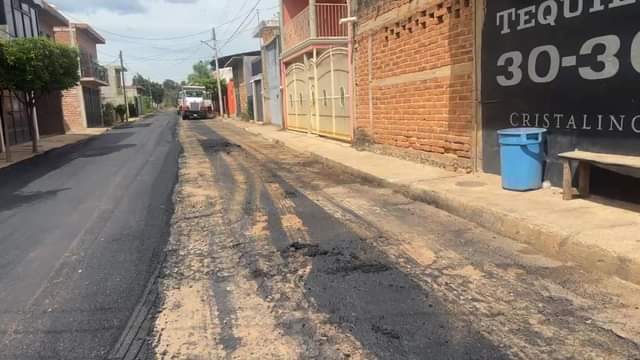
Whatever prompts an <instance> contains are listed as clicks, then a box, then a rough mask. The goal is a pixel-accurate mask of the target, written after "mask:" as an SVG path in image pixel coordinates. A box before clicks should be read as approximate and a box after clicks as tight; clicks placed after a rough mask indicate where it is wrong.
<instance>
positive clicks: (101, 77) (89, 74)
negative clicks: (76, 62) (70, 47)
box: [80, 56, 109, 84]
mask: <svg viewBox="0 0 640 360" xmlns="http://www.w3.org/2000/svg"><path fill="white" fill-rule="evenodd" d="M80 77H81V78H83V79H86V78H90V79H95V80H97V81H99V82H102V83H105V84H108V83H109V73H108V71H107V68H105V67H104V66H102V65H100V64H98V63H97V62H96V61H95V60H94V59H92V58H91V57H88V56H81V57H80Z"/></svg>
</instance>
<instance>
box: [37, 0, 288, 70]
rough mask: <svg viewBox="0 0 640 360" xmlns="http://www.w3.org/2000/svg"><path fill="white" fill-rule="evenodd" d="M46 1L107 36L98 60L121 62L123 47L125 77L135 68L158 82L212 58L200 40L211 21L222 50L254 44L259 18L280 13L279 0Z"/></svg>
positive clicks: (205, 37) (239, 49)
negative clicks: (120, 54) (119, 54)
mask: <svg viewBox="0 0 640 360" xmlns="http://www.w3.org/2000/svg"><path fill="white" fill-rule="evenodd" d="M49 2H50V3H51V4H53V5H55V6H56V7H57V8H58V9H59V10H61V11H62V12H63V13H64V14H65V15H66V16H67V17H68V18H69V19H70V20H71V21H74V22H77V21H83V22H87V23H89V24H90V25H91V26H92V27H93V28H94V29H95V30H96V31H97V32H98V33H100V34H101V35H102V36H103V37H104V38H105V39H106V40H107V43H106V44H105V45H98V58H99V61H100V63H102V64H105V65H106V64H111V63H116V62H119V59H118V58H117V56H118V53H119V51H120V50H122V51H123V54H124V60H125V67H126V68H127V70H128V74H127V76H128V82H129V81H130V79H131V77H132V76H133V75H134V74H136V73H140V74H142V75H143V76H144V77H146V78H150V79H152V80H154V81H157V82H162V81H164V80H165V79H172V80H175V81H181V80H184V79H186V77H187V75H188V74H189V73H190V72H191V67H192V65H193V64H194V63H196V62H198V61H199V60H207V61H211V60H212V59H213V50H211V49H210V48H208V47H207V46H205V45H204V44H202V43H201V41H206V40H210V39H211V38H212V35H211V28H212V27H214V26H215V27H216V33H217V38H218V44H219V46H221V55H222V56H225V55H230V54H235V53H238V52H243V51H249V50H257V49H259V47H260V45H259V41H258V39H255V38H253V34H254V30H255V29H256V27H257V25H258V19H260V20H265V19H272V18H274V19H276V18H277V14H278V6H277V5H278V0H50V1H49ZM254 7H255V9H256V10H254V11H251V10H252V9H253V8H254ZM243 21H244V23H243ZM234 34H235V35H234ZM232 35H233V36H232Z"/></svg>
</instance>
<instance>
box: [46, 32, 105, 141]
mask: <svg viewBox="0 0 640 360" xmlns="http://www.w3.org/2000/svg"><path fill="white" fill-rule="evenodd" d="M54 32H55V40H56V42H59V43H62V44H67V45H70V46H74V47H76V48H78V50H79V51H80V69H78V71H79V72H80V83H79V84H78V85H77V86H76V87H74V88H72V89H69V90H66V91H64V92H63V98H62V108H63V111H64V121H65V128H66V129H67V130H81V129H84V128H87V127H100V126H102V124H103V123H102V101H101V96H100V88H101V87H103V86H107V85H109V79H108V74H107V69H106V68H105V67H103V66H101V65H100V64H98V54H97V45H98V44H104V43H105V39H104V38H103V37H102V36H101V35H100V34H98V32H96V31H95V30H94V29H93V28H92V27H91V26H90V25H89V24H86V23H71V24H69V26H66V27H56V28H54Z"/></svg>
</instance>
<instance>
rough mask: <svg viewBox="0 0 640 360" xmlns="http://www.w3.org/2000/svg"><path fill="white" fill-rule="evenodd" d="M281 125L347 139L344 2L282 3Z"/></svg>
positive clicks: (297, 0)
mask: <svg viewBox="0 0 640 360" xmlns="http://www.w3.org/2000/svg"><path fill="white" fill-rule="evenodd" d="M280 5H281V12H280V14H281V19H280V22H281V28H282V54H281V61H282V74H283V79H282V81H283V84H282V86H283V88H284V99H283V103H284V105H285V109H286V111H285V120H286V121H285V127H286V128H287V129H290V130H296V131H303V132H308V133H312V134H318V135H323V136H327V137H331V138H336V139H341V140H347V141H350V140H351V139H352V137H353V130H352V125H351V118H350V113H351V112H350V97H351V96H350V91H349V89H350V88H351V86H350V83H351V81H350V72H349V69H350V66H349V49H348V25H346V24H340V19H343V18H347V17H348V16H349V5H348V4H347V1H346V0H317V1H316V0H282V1H281V3H280Z"/></svg>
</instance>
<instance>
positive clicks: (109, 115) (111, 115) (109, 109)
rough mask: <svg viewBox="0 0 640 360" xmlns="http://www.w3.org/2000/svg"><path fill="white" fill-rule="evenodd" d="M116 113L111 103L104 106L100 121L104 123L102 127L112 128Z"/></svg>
mask: <svg viewBox="0 0 640 360" xmlns="http://www.w3.org/2000/svg"><path fill="white" fill-rule="evenodd" d="M115 116H116V111H115V108H114V106H113V104H112V103H106V104H104V109H103V110H102V119H103V121H104V126H113V123H115Z"/></svg>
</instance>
